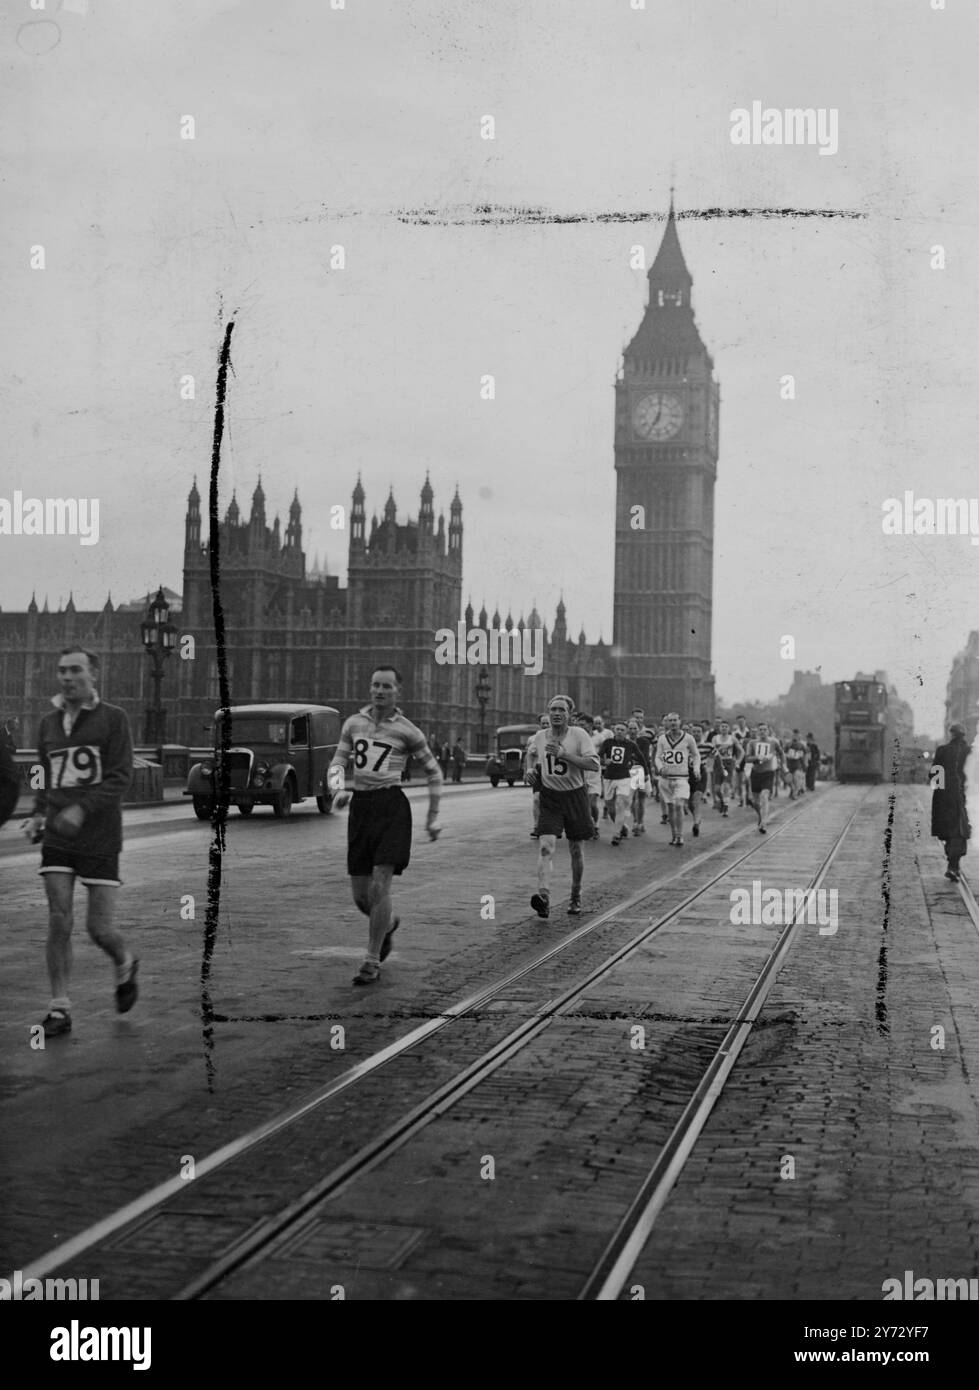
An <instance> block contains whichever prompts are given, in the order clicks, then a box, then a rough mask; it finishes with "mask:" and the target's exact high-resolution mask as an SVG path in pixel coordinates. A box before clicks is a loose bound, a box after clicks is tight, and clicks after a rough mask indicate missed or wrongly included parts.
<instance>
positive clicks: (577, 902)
mask: <svg viewBox="0 0 979 1390" xmlns="http://www.w3.org/2000/svg"><path fill="white" fill-rule="evenodd" d="M568 916H569V917H580V916H581V899H580V898H579V896H578V894H577V893H572V894H571V901H570V902H569V903H568Z"/></svg>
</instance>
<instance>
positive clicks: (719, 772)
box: [714, 758, 734, 786]
mask: <svg viewBox="0 0 979 1390" xmlns="http://www.w3.org/2000/svg"><path fill="white" fill-rule="evenodd" d="M733 776H734V759H733V758H719V759H718V761H717V762H716V763H715V764H714V783H715V785H718V786H719V785H720V783H722V782H730V780H731V778H732V777H733Z"/></svg>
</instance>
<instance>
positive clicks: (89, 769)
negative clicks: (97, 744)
mask: <svg viewBox="0 0 979 1390" xmlns="http://www.w3.org/2000/svg"><path fill="white" fill-rule="evenodd" d="M48 765H49V766H50V768H51V790H52V791H64V790H66V789H67V788H69V787H94V786H95V785H96V784H97V783H98V782H101V781H102V754H101V753H100V752H99V750H98V748H93V747H92V746H91V744H85V743H83V744H81V745H79V747H77V748H54V749H52V750H51V751H50V752H49V753H48Z"/></svg>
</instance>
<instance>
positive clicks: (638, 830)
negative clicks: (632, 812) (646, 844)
mask: <svg viewBox="0 0 979 1390" xmlns="http://www.w3.org/2000/svg"><path fill="white" fill-rule="evenodd" d="M641 834H642V826H641V825H634V826H633V827H632V838H633V839H634V840H638V838H639V836H640V835H641Z"/></svg>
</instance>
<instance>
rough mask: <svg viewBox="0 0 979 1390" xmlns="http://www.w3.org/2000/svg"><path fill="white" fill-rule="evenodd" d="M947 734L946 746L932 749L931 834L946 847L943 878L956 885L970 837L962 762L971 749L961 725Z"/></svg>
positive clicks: (963, 764) (970, 829)
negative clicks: (960, 863)
mask: <svg viewBox="0 0 979 1390" xmlns="http://www.w3.org/2000/svg"><path fill="white" fill-rule="evenodd" d="M948 732H949V734H950V738H949V741H948V743H943V744H942V746H941V747H940V748H936V749H935V757H934V759H933V761H932V769H931V778H932V786H933V787H934V791H933V792H932V798H931V833H932V835H933V836H934V837H935V838H936V839H937V840H942V841H943V842H944V845H945V858H946V859H947V860H948V864H947V867H946V869H945V877H946V878H948V879H951V880H952V882H953V883H958V881H959V861H960V860H961V858H962V856H963V854H965V852H966V849H967V848H968V842H969V838H970V836H971V834H972V827H971V826H970V824H969V815H968V812H967V810H966V804H965V760H966V758H968V756H969V754H970V753H971V752H972V749H971V747H970V746H969V744H968V743H966V741H965V729H964V728H963V726H962V725H961V724H952V725H951V726H950V728H949V731H948Z"/></svg>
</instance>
